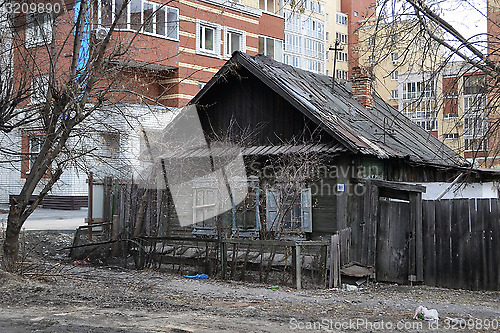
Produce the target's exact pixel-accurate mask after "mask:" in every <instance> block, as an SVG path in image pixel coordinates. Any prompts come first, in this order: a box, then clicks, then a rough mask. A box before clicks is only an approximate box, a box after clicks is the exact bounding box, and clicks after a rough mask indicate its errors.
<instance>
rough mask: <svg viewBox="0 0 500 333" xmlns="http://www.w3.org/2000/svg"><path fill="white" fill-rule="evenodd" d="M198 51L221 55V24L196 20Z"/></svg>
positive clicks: (205, 53) (210, 54)
mask: <svg viewBox="0 0 500 333" xmlns="http://www.w3.org/2000/svg"><path fill="white" fill-rule="evenodd" d="M196 53H199V54H204V55H209V56H216V57H217V56H219V55H220V26H219V25H217V24H214V23H209V22H204V21H196Z"/></svg>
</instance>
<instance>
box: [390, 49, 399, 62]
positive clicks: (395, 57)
mask: <svg viewBox="0 0 500 333" xmlns="http://www.w3.org/2000/svg"><path fill="white" fill-rule="evenodd" d="M398 60H399V54H398V53H397V52H393V53H391V61H392V64H393V65H397V64H398Z"/></svg>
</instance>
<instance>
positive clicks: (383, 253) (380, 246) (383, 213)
mask: <svg viewBox="0 0 500 333" xmlns="http://www.w3.org/2000/svg"><path fill="white" fill-rule="evenodd" d="M379 207H380V210H379V225H378V226H377V229H378V230H377V231H378V233H377V237H378V239H377V258H376V259H377V261H376V264H375V272H376V275H377V281H389V276H388V272H389V264H390V260H391V259H390V258H389V256H390V253H389V228H390V221H389V202H388V201H385V200H380V203H379Z"/></svg>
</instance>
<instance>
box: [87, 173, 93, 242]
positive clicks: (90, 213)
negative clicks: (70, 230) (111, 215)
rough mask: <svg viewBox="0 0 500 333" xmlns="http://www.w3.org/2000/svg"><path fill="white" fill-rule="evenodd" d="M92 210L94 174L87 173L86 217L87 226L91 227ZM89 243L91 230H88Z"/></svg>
mask: <svg viewBox="0 0 500 333" xmlns="http://www.w3.org/2000/svg"><path fill="white" fill-rule="evenodd" d="M93 208H94V173H93V172H91V173H89V211H88V212H89V213H88V214H89V215H88V221H87V224H88V225H92V222H93V217H92V212H93ZM89 241H90V242H91V241H92V228H89Z"/></svg>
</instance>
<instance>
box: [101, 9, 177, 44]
mask: <svg viewBox="0 0 500 333" xmlns="http://www.w3.org/2000/svg"><path fill="white" fill-rule="evenodd" d="M99 1H100V5H99V8H100V11H99V12H98V22H99V24H100V25H101V26H104V27H109V26H111V23H112V22H113V20H114V19H116V17H117V16H118V13H119V12H120V10H121V8H122V6H123V5H124V3H125V6H126V7H125V9H124V10H123V13H122V15H121V16H120V17H119V18H118V22H117V25H116V28H117V29H130V30H135V31H140V32H143V33H148V34H153V35H156V36H163V37H167V38H171V39H178V38H179V22H178V21H179V10H178V9H177V8H174V7H168V6H163V5H161V4H158V3H156V2H150V1H145V0H131V1H130V2H128V3H127V2H126V1H125V0H99Z"/></svg>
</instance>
